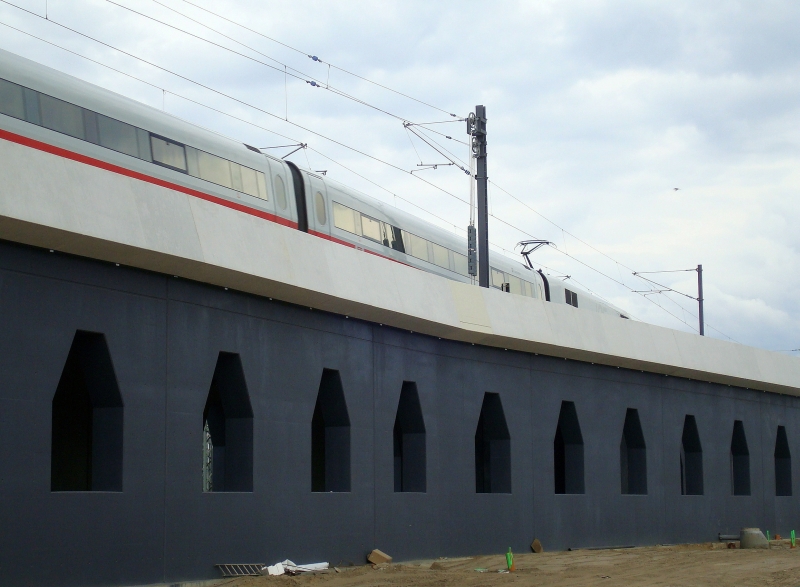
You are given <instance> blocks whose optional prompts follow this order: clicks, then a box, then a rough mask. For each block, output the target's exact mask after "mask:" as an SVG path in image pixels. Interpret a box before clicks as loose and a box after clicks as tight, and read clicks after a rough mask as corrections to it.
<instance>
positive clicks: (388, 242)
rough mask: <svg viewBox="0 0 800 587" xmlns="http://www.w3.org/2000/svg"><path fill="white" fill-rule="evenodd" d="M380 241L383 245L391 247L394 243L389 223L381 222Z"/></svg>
mask: <svg viewBox="0 0 800 587" xmlns="http://www.w3.org/2000/svg"><path fill="white" fill-rule="evenodd" d="M381 243H383V246H384V247H392V244H393V243H394V233H393V227H392V225H391V224H386V223H385V222H381ZM392 248H394V247H392Z"/></svg>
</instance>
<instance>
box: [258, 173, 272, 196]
mask: <svg viewBox="0 0 800 587" xmlns="http://www.w3.org/2000/svg"><path fill="white" fill-rule="evenodd" d="M256 189H257V190H258V197H259V198H261V199H262V200H269V192H268V191H267V178H266V176H265V175H264V174H263V173H261V172H260V171H256Z"/></svg>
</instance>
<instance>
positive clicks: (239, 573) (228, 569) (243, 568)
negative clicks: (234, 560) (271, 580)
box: [214, 563, 266, 577]
mask: <svg viewBox="0 0 800 587" xmlns="http://www.w3.org/2000/svg"><path fill="white" fill-rule="evenodd" d="M214 566H215V567H217V568H218V569H219V571H220V572H221V573H222V576H223V577H253V576H258V575H261V569H263V568H264V567H265V566H266V565H265V564H264V563H259V564H226V565H214Z"/></svg>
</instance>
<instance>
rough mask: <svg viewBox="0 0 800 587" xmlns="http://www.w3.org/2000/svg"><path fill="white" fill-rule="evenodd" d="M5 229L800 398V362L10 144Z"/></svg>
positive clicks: (615, 362) (298, 298)
mask: <svg viewBox="0 0 800 587" xmlns="http://www.w3.org/2000/svg"><path fill="white" fill-rule="evenodd" d="M0 238H2V239H6V240H10V241H15V242H20V243H24V244H29V245H34V246H37V247H43V248H48V249H54V250H58V251H63V252H66V253H71V254H75V255H82V256H86V257H91V258H94V259H100V260H105V261H110V262H116V263H120V264H124V265H129V266H133V267H138V268H142V269H147V270H151V271H157V272H160V273H165V274H170V275H177V276H180V277H184V278H188V279H193V280H197V281H202V282H205V283H210V284H215V285H219V286H223V287H229V288H232V289H237V290H240V291H245V292H249V293H253V294H256V295H260V296H267V297H272V298H275V299H280V300H284V301H287V302H291V303H295V304H299V305H304V306H309V307H313V308H318V309H321V310H325V311H329V312H335V313H338V314H345V315H349V316H353V317H355V318H360V319H363V320H368V321H371V322H377V323H383V324H388V325H391V326H394V327H398V328H404V329H408V330H413V331H415V332H421V333H425V334H429V335H432V336H437V337H442V338H447V339H451V340H458V341H463V342H468V343H475V344H481V345H488V346H493V347H500V348H507V349H513V350H519V351H525V352H532V353H540V354H546V355H551V356H556V357H564V358H568V359H575V360H580V361H587V362H593V363H599V364H604V365H610V366H616V367H624V368H627V369H640V370H642V371H649V372H653V373H661V374H665V375H674V376H678V377H687V378H692V379H699V380H703V381H710V382H715V383H721V384H728V385H736V386H741V387H749V388H752V389H759V390H763V391H770V392H777V393H785V394H790V395H800V359H797V358H795V357H790V356H786V355H782V354H780V353H774V352H770V351H764V350H761V349H756V348H752V347H747V346H744V345H739V344H735V343H730V342H725V341H721V340H717V339H713V338H708V337H700V336H697V335H693V334H688V333H684V332H679V331H675V330H671V329H668V328H662V327H658V326H653V325H650V324H645V323H641V322H635V321H633V320H623V319H620V318H617V317H614V316H606V315H603V314H596V313H594V312H589V311H582V310H580V309H575V308H573V307H571V306H566V305H563V304H549V303H546V302H543V301H541V300H537V299H532V298H526V297H523V296H516V295H509V294H505V293H503V292H500V291H498V290H494V289H481V288H477V287H474V286H471V285H467V284H463V283H459V282H454V281H450V280H447V279H444V278H441V277H438V276H436V275H432V274H429V273H425V272H423V271H419V270H417V269H414V268H411V267H407V266H404V265H401V264H399V263H393V262H390V261H387V260H385V259H381V258H378V257H375V256H374V255H369V254H367V253H364V252H361V251H357V250H355V249H350V248H348V247H345V246H342V245H338V244H335V243H331V242H328V241H326V240H323V239H321V238H317V237H314V236H309V235H307V234H304V233H302V232H299V231H297V230H293V229H290V228H287V227H284V226H281V225H278V224H275V223H272V222H269V221H266V220H263V219H260V218H258V217H255V216H251V215H248V214H245V213H242V212H238V211H236V210H232V209H229V208H225V207H223V206H220V205H217V204H214V203H211V202H207V201H204V200H201V199H199V198H195V197H193V196H190V195H187V194H183V193H180V192H177V191H173V190H170V189H167V188H164V187H160V186H156V185H152V184H149V183H147V182H144V181H140V180H136V179H132V178H129V177H124V176H122V175H119V174H117V173H114V172H112V171H106V170H103V169H99V168H97V167H93V166H91V165H87V164H85V163H79V162H76V161H72V160H69V159H65V158H63V157H59V156H57V155H53V154H50V153H46V152H42V151H39V150H36V149H33V148H30V147H26V146H22V145H19V144H16V143H12V142H8V141H4V140H3V141H0Z"/></svg>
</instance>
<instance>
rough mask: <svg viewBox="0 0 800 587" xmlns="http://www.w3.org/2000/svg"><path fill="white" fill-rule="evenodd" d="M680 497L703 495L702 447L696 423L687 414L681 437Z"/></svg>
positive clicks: (692, 417)
mask: <svg viewBox="0 0 800 587" xmlns="http://www.w3.org/2000/svg"><path fill="white" fill-rule="evenodd" d="M681 495H703V447H702V445H701V444H700V433H699V432H698V431H697V422H696V421H695V418H694V416H691V415H688V414H687V415H686V418H685V419H684V420H683V434H682V435H681Z"/></svg>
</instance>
